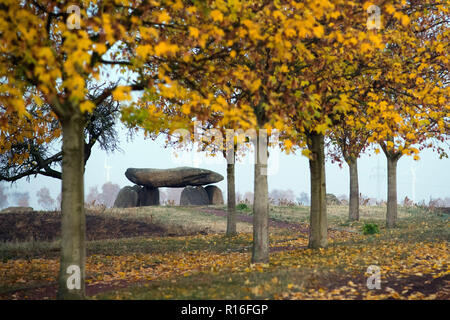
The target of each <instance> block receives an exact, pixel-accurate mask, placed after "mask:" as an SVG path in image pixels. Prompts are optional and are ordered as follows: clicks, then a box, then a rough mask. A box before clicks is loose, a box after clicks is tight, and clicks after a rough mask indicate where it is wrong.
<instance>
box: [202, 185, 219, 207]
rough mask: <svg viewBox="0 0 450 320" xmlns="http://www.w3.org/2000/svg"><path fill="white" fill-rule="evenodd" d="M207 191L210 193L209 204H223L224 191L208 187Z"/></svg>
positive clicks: (215, 187)
mask: <svg viewBox="0 0 450 320" xmlns="http://www.w3.org/2000/svg"><path fill="white" fill-rule="evenodd" d="M205 190H206V192H207V193H208V198H209V204H212V205H222V204H223V195H222V190H220V189H219V188H218V187H217V186H206V187H205Z"/></svg>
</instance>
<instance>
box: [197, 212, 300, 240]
mask: <svg viewBox="0 0 450 320" xmlns="http://www.w3.org/2000/svg"><path fill="white" fill-rule="evenodd" d="M201 211H202V212H206V213H210V214H214V215H216V216H218V217H226V216H227V212H226V211H225V210H221V209H212V208H202V209H201ZM236 221H237V222H246V223H250V224H252V223H253V217H252V216H249V215H246V214H239V213H236ZM269 227H272V228H280V229H290V230H292V231H297V232H300V233H304V234H308V232H309V226H308V224H307V223H291V222H285V221H279V220H275V219H271V218H269Z"/></svg>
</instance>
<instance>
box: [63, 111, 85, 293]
mask: <svg viewBox="0 0 450 320" xmlns="http://www.w3.org/2000/svg"><path fill="white" fill-rule="evenodd" d="M61 125H62V134H63V143H62V152H63V158H62V203H61V211H62V223H61V260H60V271H59V289H58V298H59V299H83V298H84V297H85V284H84V280H85V257H86V245H85V238H86V218H85V214H84V181H83V176H84V154H83V153H84V139H83V129H84V123H83V117H82V115H81V113H79V112H77V113H74V114H73V115H71V116H67V117H65V118H64V119H63V120H62V121H61Z"/></svg>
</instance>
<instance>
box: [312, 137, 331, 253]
mask: <svg viewBox="0 0 450 320" xmlns="http://www.w3.org/2000/svg"><path fill="white" fill-rule="evenodd" d="M308 138H309V139H308V147H309V150H310V151H311V156H312V158H311V159H310V160H309V170H310V175H311V213H310V228H309V243H308V247H309V248H323V247H326V246H327V228H328V223H327V201H326V183H325V152H324V148H325V146H324V136H323V135H322V134H318V133H315V132H314V133H310V134H309V135H308Z"/></svg>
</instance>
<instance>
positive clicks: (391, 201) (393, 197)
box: [386, 155, 398, 228]
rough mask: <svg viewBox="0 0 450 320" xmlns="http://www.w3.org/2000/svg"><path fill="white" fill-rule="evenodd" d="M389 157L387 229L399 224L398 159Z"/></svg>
mask: <svg viewBox="0 0 450 320" xmlns="http://www.w3.org/2000/svg"><path fill="white" fill-rule="evenodd" d="M386 157H387V165H388V171H387V179H388V199H387V213H386V227H387V228H394V227H395V226H396V224H397V163H398V158H397V157H389V156H388V155H386Z"/></svg>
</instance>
